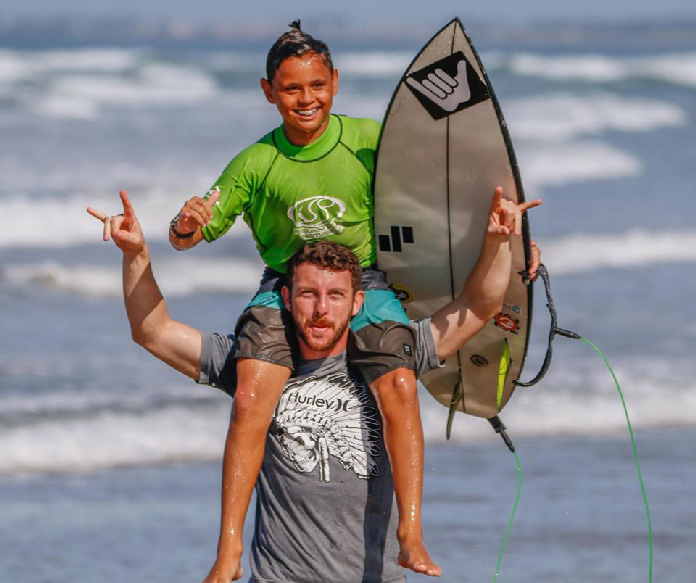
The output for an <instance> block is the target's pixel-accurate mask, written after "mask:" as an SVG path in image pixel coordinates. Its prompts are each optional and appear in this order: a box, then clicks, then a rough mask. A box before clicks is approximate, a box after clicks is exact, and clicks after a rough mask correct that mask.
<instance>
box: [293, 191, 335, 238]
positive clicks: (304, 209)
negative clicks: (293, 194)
mask: <svg viewBox="0 0 696 583" xmlns="http://www.w3.org/2000/svg"><path fill="white" fill-rule="evenodd" d="M345 212H346V205H345V204H344V203H343V201H342V200H339V199H337V198H332V197H330V196H312V197H310V198H305V199H302V200H298V201H297V202H296V203H295V204H294V205H292V206H291V207H290V208H289V209H288V218H289V219H290V220H291V221H292V222H293V223H294V224H295V232H296V233H297V236H298V237H299V238H300V239H302V240H303V241H314V240H316V239H322V238H324V237H329V236H331V235H337V234H338V233H341V232H343V229H344V227H343V225H341V224H339V222H338V220H339V219H340V218H341V217H342V216H343V213H345Z"/></svg>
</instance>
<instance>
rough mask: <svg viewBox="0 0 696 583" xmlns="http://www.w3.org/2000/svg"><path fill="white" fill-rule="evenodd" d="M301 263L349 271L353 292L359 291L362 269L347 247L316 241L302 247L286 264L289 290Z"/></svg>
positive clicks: (330, 242) (331, 269) (332, 269)
mask: <svg viewBox="0 0 696 583" xmlns="http://www.w3.org/2000/svg"><path fill="white" fill-rule="evenodd" d="M303 263H311V264H312V265H316V266H317V267H319V268H321V269H328V270H330V271H349V272H350V275H351V279H352V282H353V291H358V290H359V289H361V282H362V268H361V267H360V261H359V260H358V258H357V257H356V255H355V253H353V252H352V251H351V250H350V249H348V247H345V246H343V245H339V244H338V243H333V242H332V241H316V242H314V243H309V244H308V245H305V246H304V247H302V249H300V250H299V251H298V252H297V253H295V255H293V256H292V257H291V258H290V261H288V264H287V281H288V285H289V286H290V287H291V288H292V284H293V278H294V276H295V272H296V271H297V268H298V267H299V266H300V265H302V264H303Z"/></svg>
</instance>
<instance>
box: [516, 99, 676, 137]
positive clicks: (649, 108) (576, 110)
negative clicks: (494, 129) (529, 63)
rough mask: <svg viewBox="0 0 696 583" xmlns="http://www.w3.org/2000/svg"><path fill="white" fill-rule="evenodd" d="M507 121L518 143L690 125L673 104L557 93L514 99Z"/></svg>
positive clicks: (648, 100)
mask: <svg viewBox="0 0 696 583" xmlns="http://www.w3.org/2000/svg"><path fill="white" fill-rule="evenodd" d="M505 118H506V120H507V122H508V125H509V127H510V132H511V133H512V135H513V138H515V139H521V140H542V141H553V140H569V139H572V138H577V137H583V136H587V135H597V134H600V133H602V132H606V131H620V132H650V131H653V130H655V129H658V128H662V127H678V126H680V125H682V124H684V123H686V122H687V120H688V116H687V114H686V112H685V111H684V110H683V109H682V108H680V107H678V106H676V105H674V104H671V103H665V102H663V101H657V100H652V99H641V98H625V97H621V96H619V95H615V94H612V93H606V92H590V93H554V94H546V95H541V96H535V97H527V98H518V99H511V100H510V101H509V102H507V103H506V105H505Z"/></svg>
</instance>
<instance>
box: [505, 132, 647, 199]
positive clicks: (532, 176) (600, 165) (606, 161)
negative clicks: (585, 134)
mask: <svg viewBox="0 0 696 583" xmlns="http://www.w3.org/2000/svg"><path fill="white" fill-rule="evenodd" d="M518 159H519V162H520V168H522V171H523V176H524V183H525V185H526V186H527V188H528V190H529V191H530V192H532V191H534V190H537V189H540V188H543V187H544V186H560V185H564V184H571V183H573V182H584V181H587V180H606V179H616V178H628V177H631V176H638V175H640V173H641V171H642V164H641V163H640V161H639V160H638V159H637V158H636V157H635V156H632V155H631V154H629V153H627V152H624V151H622V150H620V149H618V148H615V147H613V146H610V145H608V144H605V143H602V142H595V141H577V142H558V143H552V144H545V143H540V144H535V145H533V146H532V145H528V146H527V147H523V148H519V149H518Z"/></svg>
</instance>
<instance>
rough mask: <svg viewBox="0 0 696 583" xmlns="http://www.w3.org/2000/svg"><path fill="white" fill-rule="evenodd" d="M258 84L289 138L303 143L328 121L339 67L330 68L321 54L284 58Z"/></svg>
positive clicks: (312, 137) (298, 144)
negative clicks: (274, 71)
mask: <svg viewBox="0 0 696 583" xmlns="http://www.w3.org/2000/svg"><path fill="white" fill-rule="evenodd" d="M261 88H262V89H263V92H264V94H265V95H266V99H267V100H268V102H269V103H273V104H275V106H276V107H277V108H278V111H279V112H280V115H281V117H282V118H283V128H284V130H285V136H286V137H287V138H288V140H289V141H290V142H291V143H292V144H295V145H296V146H306V145H307V144H309V143H310V142H313V141H314V140H316V139H317V138H318V137H319V136H320V135H321V134H322V133H324V130H325V129H326V126H327V125H328V124H329V114H330V113H331V106H332V105H333V98H334V95H336V92H337V91H338V71H336V69H334V70H333V71H331V70H330V69H329V67H328V66H327V65H326V63H325V62H324V59H323V58H322V56H321V55H319V54H317V53H307V54H305V55H302V56H301V57H290V58H288V59H285V60H284V61H283V62H282V63H281V64H280V66H279V67H278V69H277V70H276V73H275V76H274V77H273V80H272V81H271V82H270V83H269V82H268V81H267V80H266V79H261Z"/></svg>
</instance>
